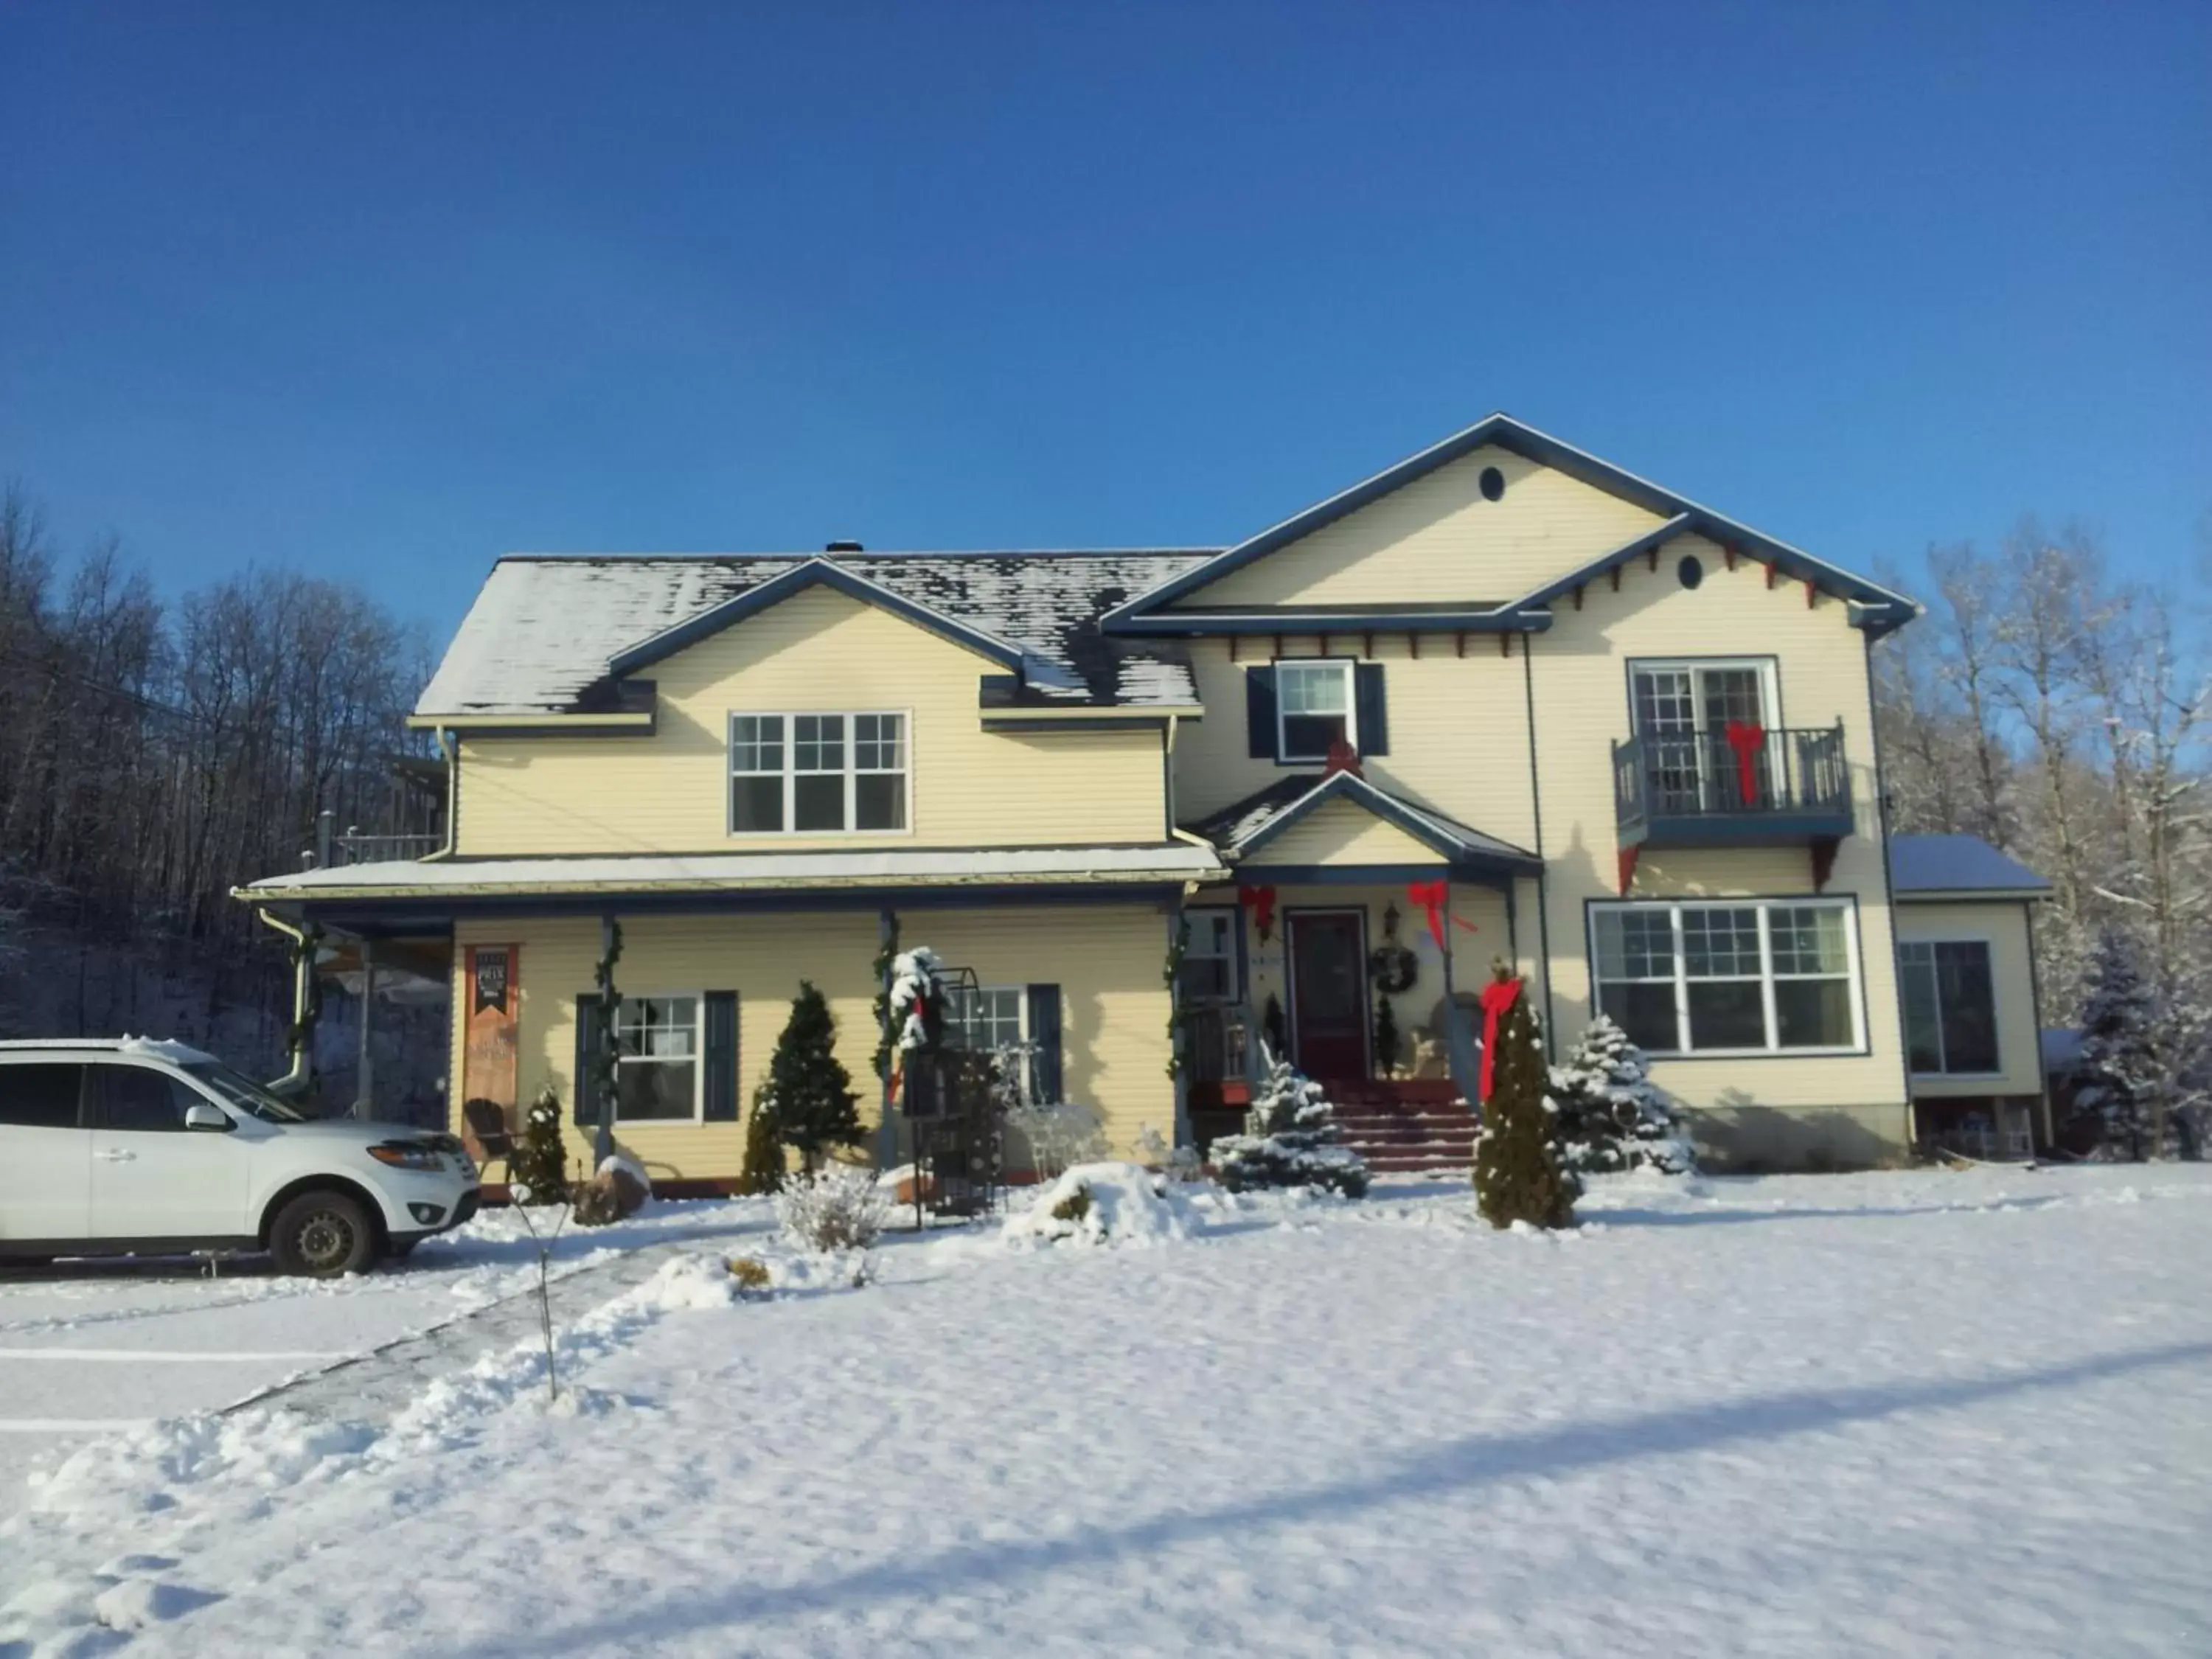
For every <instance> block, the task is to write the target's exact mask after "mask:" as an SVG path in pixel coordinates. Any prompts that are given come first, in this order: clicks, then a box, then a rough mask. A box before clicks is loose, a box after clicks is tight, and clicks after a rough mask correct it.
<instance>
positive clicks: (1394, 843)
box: [1251, 799, 1443, 867]
mask: <svg viewBox="0 0 2212 1659" xmlns="http://www.w3.org/2000/svg"><path fill="white" fill-rule="evenodd" d="M1251 862H1252V864H1253V865H1254V866H1255V867H1257V866H1266V865H1270V864H1434V865H1439V866H1441V865H1442V864H1443V858H1442V857H1441V855H1439V854H1437V850H1436V849H1435V848H1432V847H1430V846H1429V845H1427V844H1426V843H1425V842H1421V841H1419V840H1417V839H1415V838H1414V837H1413V836H1410V835H1407V833H1406V831H1404V830H1403V829H1400V828H1399V827H1398V826H1397V825H1396V824H1395V823H1384V822H1383V820H1382V819H1381V818H1379V817H1376V816H1375V814H1374V813H1372V812H1370V811H1368V810H1367V809H1366V808H1365V807H1364V806H1362V805H1358V803H1357V802H1354V801H1351V800H1344V799H1338V800H1330V801H1323V802H1322V804H1321V805H1319V806H1317V807H1316V808H1315V809H1314V810H1313V811H1310V812H1309V813H1307V814H1306V815H1305V816H1304V817H1302V818H1300V819H1299V820H1298V821H1297V823H1293V824H1291V826H1290V828H1288V829H1285V830H1284V831H1283V832H1282V833H1281V834H1280V835H1278V836H1274V837H1273V838H1272V839H1270V840H1269V841H1267V843H1266V844H1265V845H1264V846H1263V847H1261V848H1255V850H1254V852H1253V854H1252V857H1251Z"/></svg>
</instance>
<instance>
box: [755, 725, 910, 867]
mask: <svg viewBox="0 0 2212 1659" xmlns="http://www.w3.org/2000/svg"><path fill="white" fill-rule="evenodd" d="M866 715H875V716H878V717H880V716H884V715H889V716H890V717H892V718H894V719H896V720H897V721H898V722H899V750H900V754H901V756H902V765H901V767H900V769H899V771H898V772H897V773H896V776H898V777H899V778H901V779H902V780H903V781H904V783H905V786H906V789H905V808H906V810H905V813H904V817H905V818H906V822H905V823H903V824H902V825H900V826H899V827H898V828H896V829H854V828H853V827H852V825H853V823H854V819H855V818H856V817H858V816H859V811H858V807H859V780H860V778H861V777H863V776H867V777H890V776H892V775H894V774H892V773H890V772H886V771H882V770H879V769H871V770H869V771H868V772H866V773H865V774H864V773H862V772H861V771H860V766H859V750H860V744H859V740H858V739H857V738H855V737H854V726H853V723H854V721H855V720H859V719H860V718H862V717H863V716H866ZM802 719H816V720H821V719H832V720H842V721H844V722H845V727H844V732H845V735H844V737H843V738H842V739H841V742H842V747H843V750H844V753H845V767H844V773H843V776H844V781H845V802H844V817H845V826H846V827H844V828H842V829H798V828H796V827H795V826H794V824H793V818H794V817H795V816H796V815H797V813H798V811H799V790H798V782H797V781H798V780H799V779H800V778H802V777H827V776H829V775H830V774H828V773H825V772H801V771H799V769H798V768H799V738H798V735H797V728H796V726H795V725H794V724H793V722H795V721H797V720H802ZM739 720H781V721H782V722H783V723H784V724H783V735H782V737H781V738H780V739H779V740H778V747H780V748H781V750H783V771H782V774H781V776H782V779H783V824H784V827H783V828H782V829H738V779H739V778H741V777H743V778H766V777H774V776H775V775H776V774H775V773H771V772H740V771H738V769H737V746H738V744H737V726H738V721H739ZM915 817H916V813H915V763H914V711H913V710H912V709H911V708H732V709H728V710H726V711H725V712H724V714H723V716H722V833H723V834H724V835H726V836H728V837H729V838H730V839H731V840H732V841H766V840H769V839H781V838H784V837H799V836H818V837H824V838H828V837H835V838H837V839H841V840H856V841H857V840H866V841H883V840H887V839H890V838H892V837H911V836H913V834H914V833H915V829H914V825H915Z"/></svg>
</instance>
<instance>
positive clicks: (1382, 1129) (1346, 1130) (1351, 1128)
mask: <svg viewBox="0 0 2212 1659" xmlns="http://www.w3.org/2000/svg"><path fill="white" fill-rule="evenodd" d="M1336 1132H1337V1133H1339V1134H1340V1135H1342V1136H1343V1137H1344V1138H1345V1139H1346V1140H1358V1139H1361V1138H1362V1137H1364V1136H1369V1135H1383V1136H1388V1137H1389V1138H1391V1139H1403V1138H1404V1137H1405V1136H1407V1135H1416V1136H1419V1138H1420V1139H1424V1140H1472V1139H1474V1124H1472V1123H1469V1122H1467V1121H1464V1120H1462V1121H1460V1122H1457V1123H1453V1122H1449V1121H1441V1120H1438V1119H1437V1118H1432V1117H1398V1118H1390V1119H1388V1120H1385V1121H1380V1122H1377V1121H1375V1120H1373V1119H1371V1118H1370V1119H1368V1120H1366V1121H1353V1122H1350V1123H1347V1122H1346V1121H1344V1120H1343V1119H1342V1118H1339V1119H1337V1121H1336Z"/></svg>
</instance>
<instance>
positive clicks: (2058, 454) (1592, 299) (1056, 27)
mask: <svg viewBox="0 0 2212 1659" xmlns="http://www.w3.org/2000/svg"><path fill="white" fill-rule="evenodd" d="M1501 408H1502V409H1504V410H1509V411H1510V412H1511V413H1513V414H1516V415H1517V416H1521V417H1522V418H1523V419H1525V420H1528V421H1531V422H1534V423H1535V424H1537V425H1539V426H1541V427H1545V428H1548V429H1550V430H1552V431H1553V432H1555V433H1557V434H1558V435H1560V436H1563V437H1565V438H1567V439H1569V440H1570V441H1574V442H1576V443H1578V444H1580V445H1582V446H1583V447H1586V448H1589V449H1592V450H1595V452H1597V453H1600V454H1601V455H1604V456H1605V457H1607V459H1612V460H1615V461H1617V462H1619V463H1620V464H1621V465H1626V466H1628V467H1630V468H1632V469H1633V470H1635V471H1640V472H1644V473H1645V474H1647V475H1649V476H1651V477H1656V478H1657V479H1659V480H1661V481H1662V482H1663V483H1667V484H1668V485H1669V486H1671V487H1673V488H1674V489H1679V490H1681V491H1683V492H1684V493H1686V494H1688V495H1692V496H1695V497H1697V498H1699V499H1700V500H1703V501H1707V502H1708V503H1710V504H1711V505H1712V506H1714V507H1718V508H1720V509H1721V510H1723V511H1724V512H1728V513H1733V514H1734V515H1735V516H1737V517H1739V518H1742V519H1745V520H1748V521H1750V522H1751V523H1753V524H1755V525H1758V526H1760V527H1761V528H1763V529H1765V530H1768V531H1771V532H1773V533H1775V534H1778V535H1780V536H1782V537H1784V538H1787V539H1790V540H1792V541H1795V542H1797V543H1799V544H1802V545H1804V546H1807V547H1808V548H1810V549H1813V550H1815V551H1817V552H1820V553H1821V554H1823V555H1825V556H1828V557H1830V558H1832V559H1835V560H1838V561H1839V562H1844V563H1846V564H1850V565H1855V566H1859V567H1867V566H1870V565H1871V564H1873V563H1874V562H1875V561H1876V560H1878V559H1881V558H1883V557H1889V558H1896V559H1905V560H1909V559H1911V557H1912V556H1915V555H1917V552H1918V551H1919V550H1920V549H1922V548H1923V547H1924V546H1925V545H1926V544H1929V543H1931V542H1943V541H1949V540H1953V539H1957V538H1969V537H1972V538H1984V539H1991V538H1996V536H1998V535H2000V534H2002V532H2003V531H2004V530H2005V529H2006V528H2007V527H2008V526H2009V525H2010V524H2011V523H2012V522H2013V520H2015V517H2016V516H2017V515H2018V514H2020V513H2022V512H2024V511H2031V510H2032V511H2035V512H2038V513H2042V514H2044V515H2045V516H2046V517H2048V518H2051V519H2053V520H2057V519H2063V518H2066V517H2069V516H2078V517H2080V518H2082V519H2084V520H2088V521H2090V522H2092V523H2093V524H2095V525H2098V526H2101V527H2102V529H2103V531H2104V532H2105V534H2106V538H2107V540H2108V543H2109V544H2110V546H2111V547H2112V550H2113V552H2114V554H2115V556H2117V557H2118V558H2119V559H2120V560H2121V561H2122V562H2124V563H2125V564H2127V565H2128V566H2129V567H2130V568H2133V569H2135V570H2137V571H2140V572H2142V573H2144V574H2163V573H2171V572H2178V571H2179V570H2181V569H2182V568H2185V565H2186V563H2187V562H2188V561H2190V560H2191V558H2192V557H2193V556H2194V554H2195V552H2196V550H2197V547H2198V545H2199V542H2200V535H2201V532H2200V530H2199V526H2200V524H2201V523H2203V522H2204V521H2205V520H2206V519H2207V515H2208V514H2212V5H2206V4H2203V3H2197V0H2189V3H2178V4H2173V5H2170V6H2165V7H2160V6H2151V5H2132V4H2117V5H2101V4H2100V5H2086V4H2085V5H2081V6H2075V7H2056V6H2051V7H2045V6H2036V5H2032V4H2013V3H2007V4H2000V5H1989V6H1976V5H1972V4H1966V3H1945V4H1942V5H1911V6H1905V7H1897V8H1885V7H1875V6H1848V5H1819V6H1814V5H1795V4H1792V5H1783V6H1771V5H1751V6H1743V7H1711V6H1695V7H1692V6H1660V5H1642V4H1638V5H1624V6H1595V5H1593V6H1577V7H1556V8H1554V7H1532V6H1528V5H1525V4H1523V5H1516V6H1510V7H1497V8H1489V7H1483V6H1477V5H1464V6H1452V7H1429V6H1416V5H1374V4H1361V5H1344V6H1311V7H1303V6H1298V7H1294V6H1287V5H1285V6H1272V5H1271V6H1262V7H1249V8H1244V7H1237V6H1232V5H1228V4H1220V5H1212V4H1189V5H1088V6H1079V5H1076V4H1073V3H1067V4H1054V3H1038V4H1024V5H994V6H960V5H955V4H951V3H940V4H931V5H927V6H924V5H913V6H904V7H897V8H893V7H888V6H885V7H880V8H876V7H857V6H845V5H836V4H824V5H821V6H806V7H801V6H784V7H771V6H766V5H762V6H740V5H736V4H731V5H717V6H705V5H702V6H696V7H687V6H680V5H673V4H664V5H652V6H617V5H614V4H607V5H603V6H597V7H564V6H558V5H549V4H542V3H533V4H528V5H524V4H520V3H514V4H498V5H494V4H481V5H471V6H446V5H435V6H433V5H422V6H411V7H410V6H404V5H388V4H386V5H375V6H344V7H341V6H337V5H270V6H266V7H246V6H225V5H199V6H191V7H184V6H175V5H168V4H161V5H133V4H126V3H105V4H100V5H76V6H61V5H30V4H18V5H15V6H10V7H5V8H0V476H7V477H14V478H15V479H17V480H18V481H20V482H21V483H23V484H24V485H25V486H26V487H27V488H28V489H30V490H31V491H32V492H33V494H34V495H37V496H38V497H40V499H41V500H43V501H44V502H45V504H46V508H47V511H48V515H49V518H50V520H51V521H52V525H53V527H54V528H55V530H56V531H57V532H58V533H59V534H60V536H61V537H62V538H64V541H65V542H68V543H70V544H77V543H80V542H82V541H83V540H85V539H87V538H90V537H92V536H94V535H95V534H99V533H102V532H111V531H112V532H115V533H117V534H118V535H120V536H121V537H122V538H124V540H125V544H126V545H127V546H128V547H129V548H131V550H134V551H135V552H136V554H137V556H139V557H140V558H141V559H142V560H143V561H144V562H146V563H147V564H148V565H149V567H150V568H153V569H154V570H155V573H156V575H157V578H158V579H159V580H160V581H161V584H162V585H163V586H164V587H165V588H168V589H172V590H173V589H176V588H180V587H183V586H188V585H190V584H192V583H194V582H197V581H200V580H205V579H208V578H210V577H212V576H216V575H219V574H224V573H226V572H228V571H229V570H232V569H234V568H238V567H240V566H241V565H244V564H246V563H248V562H259V563H263V564H290V565H295V566H298V567H301V568H308V569H311V570H314V571H317V572H321V573H325V574H343V575H351V576H353V577H356V578H357V579H358V580H361V581H362V582H363V583H365V584H366V585H368V586H370V587H371V588H372V589H373V590H374V591H375V592H378V593H379V594H380V595H381V596H382V597H384V598H385V599H387V600H388V601H389V602H390V603H391V604H392V605H394V606H395V607H396V608H397V609H398V610H399V611H401V612H402V613H403V614H404V615H406V616H409V617H414V618H418V619H420V620H421V621H422V622H423V623H426V624H427V625H428V627H429V628H430V629H432V630H433V631H434V632H436V633H438V634H440V635H442V634H443V632H444V631H445V630H446V629H448V628H449V627H450V626H451V624H452V623H453V621H454V620H455V619H456V618H457V617H458V616H459V612H460V611H461V609H462V608H463V607H464V606H465V604H466V602H467V599H468V597H469V595H470V593H471V592H472V591H473V589H474V587H475V585H476V583H477V580H478V579H479V578H480V577H481V575H482V573H483V570H484V569H485V568H486V567H487V566H488V565H489V562H490V561H491V559H492V558H493V557H494V556H495V555H496V554H498V553H499V552H501V551H502V550H518V549H527V550H666V549H686V550H705V549H728V550H750V549H762V548H792V547H798V548H806V547H814V546H818V545H819V544H821V543H823V541H825V540H828V539H829V538H833V537H840V536H849V537H856V538H860V539H862V540H864V541H866V543H867V544H869V545H870V546H872V547H894V546H905V547H974V546H1012V547H1018V546H1069V545H1112V544H1161V543H1173V544H1202V543H1212V542H1220V541H1228V540H1233V539H1235V538H1237V537H1239V536H1242V535H1243V534H1246V533H1249V532H1251V531H1253V530H1255V529H1257V528H1260V527H1261V526H1264V525H1266V524H1267V523H1268V522H1270V521H1272V520H1275V519H1277V518H1279V517H1281V516H1283V515H1284V514H1285V513H1289V512H1291V511H1292V510H1294V509H1296V508H1297V507H1301V506H1303V505H1304V504H1306V503H1307V502H1309V501H1312V500H1314V499H1316V497H1318V496H1321V495H1327V494H1329V493H1331V492H1333V491H1334V490H1335V489H1338V488H1340V487H1341V486H1342V485H1344V484H1346V483H1349V482H1351V481H1352V480H1353V479H1355V478H1357V477H1360V476H1362V475H1364V474H1365V473H1367V472H1369V471H1373V470H1375V469H1376V468H1377V467H1379V466H1382V465H1385V464H1387V463H1389V462H1390V461H1392V460H1394V459H1397V458H1398V457H1400V456H1401V455H1403V454H1405V453H1408V452H1410V451H1412V450H1413V449H1416V448H1419V447H1422V446H1424V445H1425V444H1426V443H1428V442H1430V441H1432V440H1434V439H1436V438H1437V437H1439V436H1441V435H1443V434H1445V433H1447V432H1449V431H1450V430H1452V429H1454V428H1456V427H1459V426H1461V425H1463V424H1465V423H1467V422H1470V421H1472V420H1474V419H1475V418H1477V417H1479V416H1481V415H1483V414H1485V413H1486V412H1488V411H1489V410H1492V409H1501Z"/></svg>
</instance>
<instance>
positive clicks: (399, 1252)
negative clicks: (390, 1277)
mask: <svg viewBox="0 0 2212 1659" xmlns="http://www.w3.org/2000/svg"><path fill="white" fill-rule="evenodd" d="M419 1243H422V1240H421V1239H419V1238H403V1239H400V1240H398V1241H397V1242H396V1243H391V1244H387V1245H386V1246H385V1247H384V1255H385V1259H386V1260H387V1261H406V1260H407V1258H408V1257H409V1256H410V1255H414V1254H415V1247H416V1245H417V1244H419Z"/></svg>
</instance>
